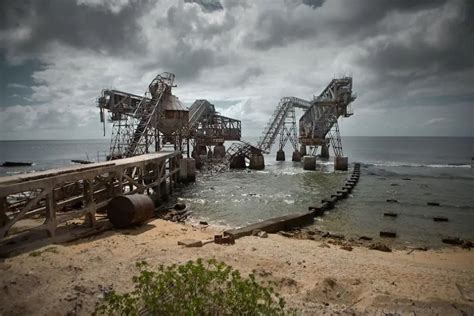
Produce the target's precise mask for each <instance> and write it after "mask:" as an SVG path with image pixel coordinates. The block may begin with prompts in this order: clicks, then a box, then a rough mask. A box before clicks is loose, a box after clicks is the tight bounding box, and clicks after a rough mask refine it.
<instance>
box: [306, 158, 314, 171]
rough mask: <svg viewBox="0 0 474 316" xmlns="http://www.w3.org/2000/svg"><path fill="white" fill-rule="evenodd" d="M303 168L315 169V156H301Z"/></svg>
mask: <svg viewBox="0 0 474 316" xmlns="http://www.w3.org/2000/svg"><path fill="white" fill-rule="evenodd" d="M303 169H304V170H315V169H316V157H315V156H304V157H303Z"/></svg>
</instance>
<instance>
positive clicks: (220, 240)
mask: <svg viewBox="0 0 474 316" xmlns="http://www.w3.org/2000/svg"><path fill="white" fill-rule="evenodd" d="M214 242H215V243H216V244H218V245H224V244H227V245H233V244H235V239H234V237H233V236H232V235H227V236H222V235H215V236H214Z"/></svg>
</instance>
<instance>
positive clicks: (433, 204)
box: [426, 202, 439, 206]
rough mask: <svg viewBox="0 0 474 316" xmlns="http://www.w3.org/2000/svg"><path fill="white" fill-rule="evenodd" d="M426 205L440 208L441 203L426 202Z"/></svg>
mask: <svg viewBox="0 0 474 316" xmlns="http://www.w3.org/2000/svg"><path fill="white" fill-rule="evenodd" d="M426 205H430V206H439V203H438V202H426Z"/></svg>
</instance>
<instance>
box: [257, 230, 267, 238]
mask: <svg viewBox="0 0 474 316" xmlns="http://www.w3.org/2000/svg"><path fill="white" fill-rule="evenodd" d="M257 236H258V237H260V238H267V237H268V234H267V232H264V231H260V232H258V234H257Z"/></svg>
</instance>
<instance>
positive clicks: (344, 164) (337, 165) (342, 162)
mask: <svg viewBox="0 0 474 316" xmlns="http://www.w3.org/2000/svg"><path fill="white" fill-rule="evenodd" d="M348 165H349V159H348V158H347V157H334V170H341V171H347V168H348Z"/></svg>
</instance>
